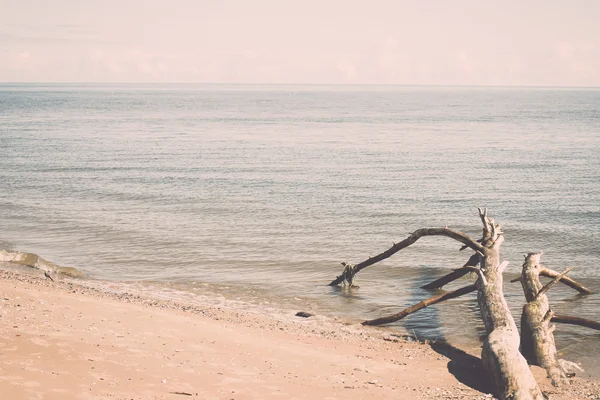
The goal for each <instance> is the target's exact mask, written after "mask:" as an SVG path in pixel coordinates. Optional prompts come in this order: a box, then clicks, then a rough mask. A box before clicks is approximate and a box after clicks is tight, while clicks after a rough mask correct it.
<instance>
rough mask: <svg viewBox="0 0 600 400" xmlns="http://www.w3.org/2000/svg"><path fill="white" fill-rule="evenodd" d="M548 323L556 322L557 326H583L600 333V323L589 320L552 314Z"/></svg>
mask: <svg viewBox="0 0 600 400" xmlns="http://www.w3.org/2000/svg"><path fill="white" fill-rule="evenodd" d="M550 321H552V322H558V323H559V324H569V325H578V326H583V327H585V328H590V329H596V330H597V331H600V322H596V321H592V320H591V319H585V318H579V317H570V316H568V315H558V314H554V316H553V317H552V319H551V320H550Z"/></svg>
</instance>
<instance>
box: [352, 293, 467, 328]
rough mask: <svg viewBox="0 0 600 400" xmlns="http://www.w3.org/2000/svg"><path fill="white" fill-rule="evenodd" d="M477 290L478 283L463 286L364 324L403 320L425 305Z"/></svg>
mask: <svg viewBox="0 0 600 400" xmlns="http://www.w3.org/2000/svg"><path fill="white" fill-rule="evenodd" d="M476 290H477V286H476V285H469V286H465V287H462V288H460V289H457V290H453V291H451V292H444V293H441V294H438V295H437V296H433V297H430V298H428V299H425V300H423V301H420V302H418V303H417V304H415V305H413V306H410V307H408V308H407V309H405V310H402V311H400V312H399V313H398V314H394V315H390V316H389V317H381V318H377V319H372V320H370V321H365V322H363V323H362V324H363V325H383V324H391V323H392V322H396V321H399V320H401V319H402V318H405V317H408V316H409V315H410V314H413V313H415V312H417V311H419V310H422V309H423V308H425V307H429V306H431V305H434V304H437V303H441V302H442V301H445V300H449V299H453V298H455V297H459V296H462V295H463V294H467V293H471V292H474V291H476Z"/></svg>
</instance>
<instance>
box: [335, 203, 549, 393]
mask: <svg viewBox="0 0 600 400" xmlns="http://www.w3.org/2000/svg"><path fill="white" fill-rule="evenodd" d="M479 216H480V218H481V221H482V223H483V236H482V239H481V240H480V241H475V240H473V239H471V238H470V237H468V236H467V235H465V234H464V233H461V232H457V231H454V230H452V229H450V228H448V227H445V228H423V229H419V230H417V231H415V232H414V233H413V234H411V235H410V236H409V237H408V238H406V239H404V240H403V241H402V242H400V243H398V244H394V245H393V246H392V247H391V248H390V249H388V250H387V251H385V252H383V253H381V254H379V255H377V256H375V257H371V258H369V259H368V260H366V261H363V262H362V263H360V264H357V265H355V266H354V265H350V264H344V266H345V269H344V272H343V273H342V275H340V276H338V277H337V278H336V279H335V280H334V281H333V282H331V283H330V285H338V284H340V283H343V282H348V283H349V284H352V279H353V278H354V275H355V274H356V273H357V272H358V271H360V270H361V269H363V268H366V267H367V266H369V265H373V264H375V263H376V262H378V261H381V260H384V259H386V258H388V257H390V256H391V255H393V254H395V253H396V252H398V251H400V250H402V249H404V248H406V247H408V246H410V245H411V244H413V243H415V242H416V241H417V240H418V239H419V238H421V237H423V236H434V235H436V236H446V237H450V238H452V239H455V240H457V241H459V242H461V243H463V244H464V245H465V246H467V247H469V248H471V249H472V250H474V251H475V252H476V256H477V259H478V261H479V264H480V269H479V270H478V273H479V280H478V281H477V283H476V287H477V290H478V293H477V299H478V302H479V308H480V310H481V315H482V319H483V323H484V325H485V328H486V331H487V333H488V336H487V338H486V339H485V341H484V343H483V350H482V354H481V358H482V361H483V364H484V366H485V368H486V371H487V373H488V375H489V377H490V378H491V381H492V382H493V384H494V386H495V389H496V392H497V395H498V396H499V397H500V399H507V400H508V399H511V400H521V399H522V400H532V399H533V400H542V399H544V397H543V395H542V392H541V391H540V389H539V387H538V385H537V382H536V381H535V379H534V377H533V374H532V373H531V370H530V369H529V366H528V365H527V361H526V360H525V358H524V357H523V356H522V355H521V353H520V352H519V341H520V340H519V332H518V330H517V326H516V324H515V321H514V319H513V317H512V315H511V313H510V310H509V308H508V305H507V304H506V300H505V299H504V292H503V287H502V286H503V278H502V272H503V270H504V268H505V267H506V265H507V262H504V263H502V264H500V245H501V244H502V242H503V241H504V237H503V236H502V232H501V231H500V225H498V224H496V223H495V222H494V220H493V219H491V218H489V217H488V216H487V210H481V209H480V210H479ZM469 261H471V260H469ZM468 264H469V262H468V263H467V265H468ZM468 270H469V269H468V268H465V270H463V271H461V273H462V272H465V271H468ZM465 273H466V272H465ZM456 275H458V274H456ZM450 280H452V279H450ZM450 280H448V281H450ZM467 288H468V287H467ZM465 289H466V288H463V290H465ZM459 290H461V289H459ZM430 300H431V299H430ZM414 307H416V308H418V307H419V305H418V304H417V305H416V306H414ZM420 308H423V307H420ZM420 308H419V309H420Z"/></svg>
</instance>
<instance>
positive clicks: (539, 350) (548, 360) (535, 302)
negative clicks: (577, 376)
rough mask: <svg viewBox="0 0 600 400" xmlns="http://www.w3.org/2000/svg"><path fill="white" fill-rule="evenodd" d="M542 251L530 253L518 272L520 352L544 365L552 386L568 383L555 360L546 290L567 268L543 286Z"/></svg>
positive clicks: (565, 372)
mask: <svg viewBox="0 0 600 400" xmlns="http://www.w3.org/2000/svg"><path fill="white" fill-rule="evenodd" d="M540 257H541V253H529V254H528V255H527V256H526V257H525V262H524V263H523V269H522V271H521V286H522V287H523V292H524V293H525V298H526V299H527V304H525V305H524V306H523V313H522V314H521V353H523V355H524V356H525V357H527V358H528V359H529V360H530V361H531V362H532V363H534V364H536V365H539V366H540V367H542V368H544V369H545V370H546V372H547V373H548V376H549V377H550V379H551V380H552V384H553V385H554V386H559V385H561V384H568V383H569V380H568V379H567V371H565V370H564V369H563V366H562V365H561V362H560V360H559V359H558V355H557V351H556V344H555V342H554V334H553V333H552V331H553V328H552V327H551V326H550V320H551V318H552V316H553V312H552V310H551V309H550V305H549V303H548V297H547V296H546V294H545V293H546V291H547V290H549V289H550V288H551V287H552V286H553V285H554V284H556V283H557V282H558V281H559V280H560V279H561V278H563V276H564V275H565V274H566V273H567V272H568V271H569V270H570V269H567V270H565V271H564V272H563V273H562V274H557V275H556V276H555V278H554V279H553V280H552V281H551V282H550V283H548V284H547V285H546V286H544V287H542V284H541V282H540V279H539V275H540V271H541V269H542V268H541V266H540Z"/></svg>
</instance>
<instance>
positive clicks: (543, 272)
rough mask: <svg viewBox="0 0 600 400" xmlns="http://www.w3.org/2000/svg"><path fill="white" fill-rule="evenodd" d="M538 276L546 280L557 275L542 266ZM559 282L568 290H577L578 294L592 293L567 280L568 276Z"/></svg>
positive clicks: (571, 280)
mask: <svg viewBox="0 0 600 400" xmlns="http://www.w3.org/2000/svg"><path fill="white" fill-rule="evenodd" d="M540 275H542V276H545V277H547V278H556V277H557V276H558V275H559V274H558V272H556V271H553V270H551V269H549V268H546V267H544V266H542V267H541V270H540ZM560 282H561V283H564V284H565V285H567V286H569V287H570V288H573V289H575V290H577V291H578V292H579V293H582V294H592V293H593V292H592V291H591V290H590V289H588V288H586V287H585V286H583V285H582V284H580V283H579V282H577V281H574V280H573V279H571V278H569V277H568V276H565V277H562V278H561V279H560Z"/></svg>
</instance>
